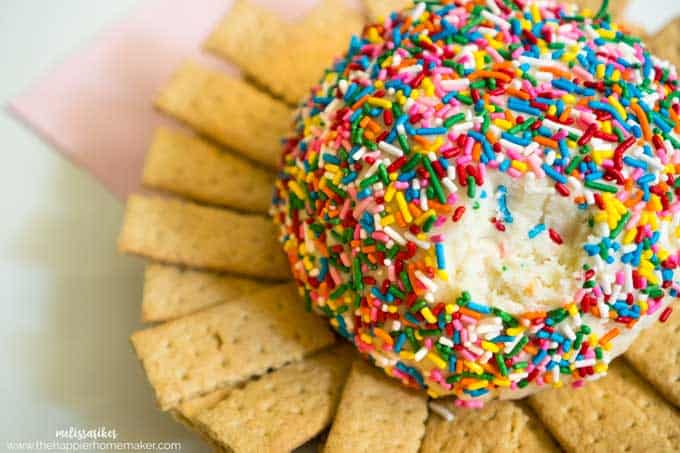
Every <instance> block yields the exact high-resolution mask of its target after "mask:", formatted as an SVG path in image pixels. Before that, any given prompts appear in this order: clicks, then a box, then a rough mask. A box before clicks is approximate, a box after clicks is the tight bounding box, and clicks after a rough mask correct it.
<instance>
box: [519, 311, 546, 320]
mask: <svg viewBox="0 0 680 453" xmlns="http://www.w3.org/2000/svg"><path fill="white" fill-rule="evenodd" d="M520 317H522V318H524V319H538V318H545V317H546V313H545V312H544V311H528V312H526V313H522V314H521V315H520Z"/></svg>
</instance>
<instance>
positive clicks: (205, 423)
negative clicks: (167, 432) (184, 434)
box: [196, 345, 352, 453]
mask: <svg viewBox="0 0 680 453" xmlns="http://www.w3.org/2000/svg"><path fill="white" fill-rule="evenodd" d="M351 357H352V352H351V347H350V346H348V345H342V346H340V347H337V348H333V349H332V350H329V351H326V352H322V353H320V354H317V355H315V356H312V357H309V358H307V359H305V360H303V361H302V362H298V363H295V364H291V365H288V366H286V367H284V368H281V369H279V370H277V371H274V372H273V373H270V374H267V375H265V376H263V377H262V378H260V379H259V380H257V381H251V382H249V383H248V384H246V385H245V386H244V387H243V388H241V389H238V390H234V391H232V392H231V393H230V394H229V396H228V397H227V398H226V399H224V400H223V401H221V402H220V403H219V404H217V405H216V406H215V407H213V408H212V409H209V410H207V411H204V412H202V413H200V414H199V415H198V417H197V418H196V424H197V426H198V427H199V428H200V429H201V430H202V431H203V432H204V433H205V434H207V435H208V437H210V438H211V439H212V440H213V442H215V443H217V444H218V445H220V446H221V447H223V448H224V449H225V450H227V451H234V452H239V453H242V452H282V451H291V450H293V449H295V448H297V447H299V446H300V445H302V444H304V443H305V442H307V441H308V440H310V439H311V438H313V437H314V436H316V435H317V434H319V433H320V432H321V431H322V430H323V429H324V428H325V427H326V426H327V425H328V424H329V423H330V422H331V420H332V419H333V415H334V414H335V409H336V407H337V404H338V400H339V399H340V392H341V391H342V386H343V384H344V382H345V379H346V376H347V372H348V371H349V368H350V365H351V362H352V358H351Z"/></svg>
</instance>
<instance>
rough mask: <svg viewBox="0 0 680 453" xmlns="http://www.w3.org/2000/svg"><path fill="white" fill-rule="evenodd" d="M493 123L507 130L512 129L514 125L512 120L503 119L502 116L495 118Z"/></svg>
mask: <svg viewBox="0 0 680 453" xmlns="http://www.w3.org/2000/svg"><path fill="white" fill-rule="evenodd" d="M493 123H494V124H495V125H496V126H498V127H500V128H501V129H506V130H507V129H510V128H511V127H512V123H511V122H510V121H508V120H503V119H500V118H496V119H495V120H493Z"/></svg>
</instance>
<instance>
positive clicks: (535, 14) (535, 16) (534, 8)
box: [531, 3, 541, 23]
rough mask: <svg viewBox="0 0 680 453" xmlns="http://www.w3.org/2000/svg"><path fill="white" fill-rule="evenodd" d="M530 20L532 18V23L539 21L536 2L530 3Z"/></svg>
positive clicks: (539, 14)
mask: <svg viewBox="0 0 680 453" xmlns="http://www.w3.org/2000/svg"><path fill="white" fill-rule="evenodd" d="M531 20H533V21H534V23H538V22H541V12H540V11H539V9H538V5H537V4H536V3H532V4H531Z"/></svg>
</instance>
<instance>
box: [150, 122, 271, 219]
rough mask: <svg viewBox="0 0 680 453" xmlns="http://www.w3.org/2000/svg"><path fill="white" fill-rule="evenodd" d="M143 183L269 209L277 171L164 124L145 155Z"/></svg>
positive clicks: (251, 208)
mask: <svg viewBox="0 0 680 453" xmlns="http://www.w3.org/2000/svg"><path fill="white" fill-rule="evenodd" d="M142 182H143V183H144V185H145V186H147V187H150V188H153V189H158V190H162V191H165V192H170V193H174V194H177V195H180V196H184V197H187V198H191V199H194V200H197V201H201V202H204V203H208V204H215V205H222V206H226V207H229V208H233V209H238V210H240V211H247V212H258V213H262V214H266V213H267V211H268V210H269V205H270V203H271V198H272V190H273V189H272V188H273V187H274V173H273V172H270V171H267V170H265V169H263V168H262V167H261V166H260V165H258V164H255V163H253V162H252V161H249V160H246V159H243V158H241V157H239V156H237V155H234V154H232V153H230V152H227V151H223V150H221V149H219V148H217V147H216V146H213V145H211V144H209V143H207V142H205V141H203V140H201V139H199V138H196V137H192V136H190V135H187V134H185V133H183V132H179V131H174V130H171V129H168V128H164V127H161V128H159V129H158V130H157V131H156V134H155V136H154V139H153V143H152V144H151V147H150V149H149V152H148V153H147V155H146V163H145V165H144V175H143V178H142Z"/></svg>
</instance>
